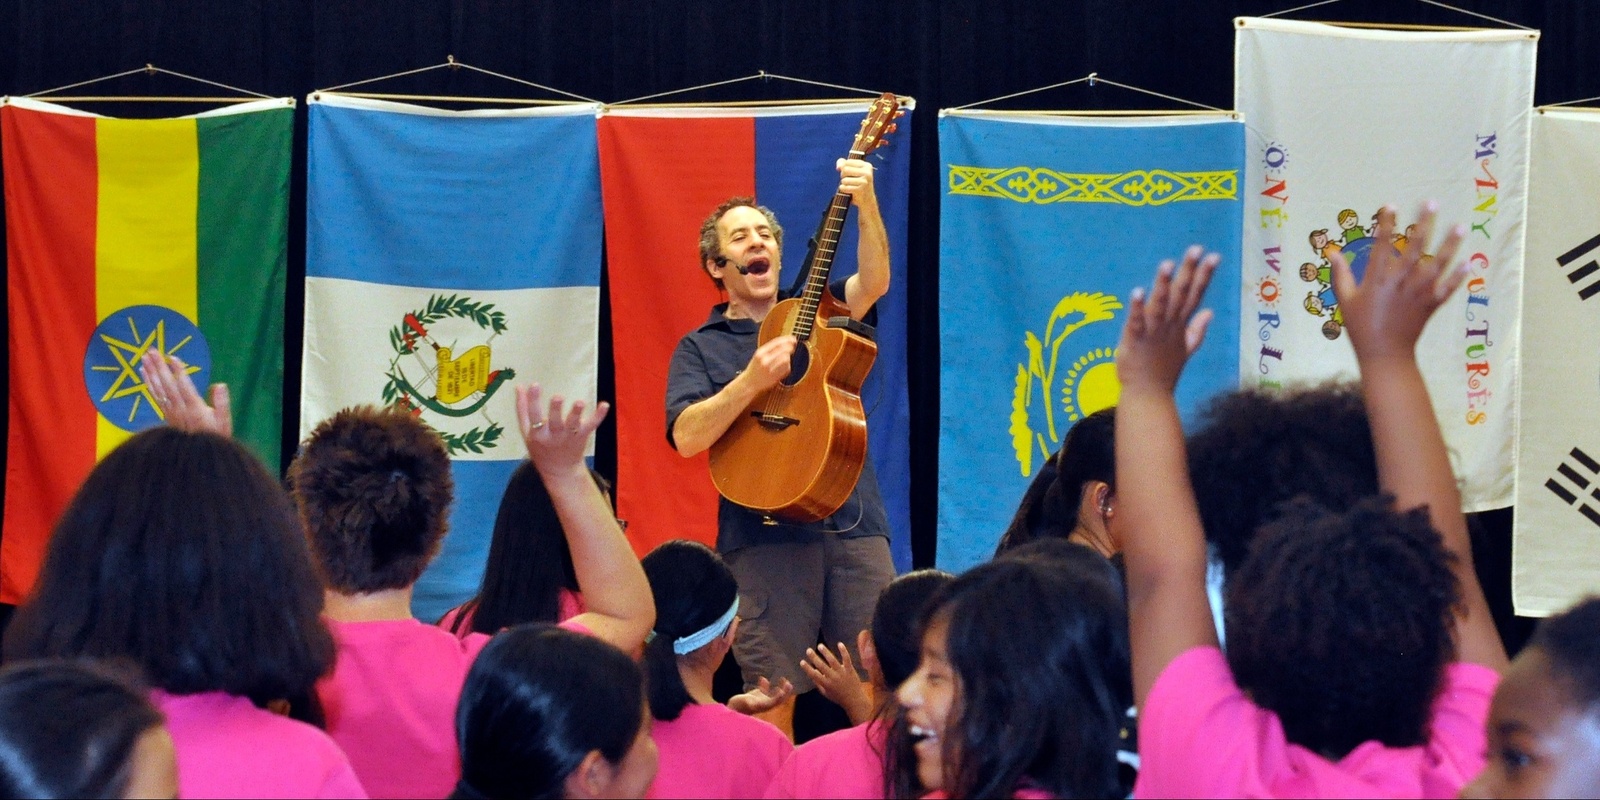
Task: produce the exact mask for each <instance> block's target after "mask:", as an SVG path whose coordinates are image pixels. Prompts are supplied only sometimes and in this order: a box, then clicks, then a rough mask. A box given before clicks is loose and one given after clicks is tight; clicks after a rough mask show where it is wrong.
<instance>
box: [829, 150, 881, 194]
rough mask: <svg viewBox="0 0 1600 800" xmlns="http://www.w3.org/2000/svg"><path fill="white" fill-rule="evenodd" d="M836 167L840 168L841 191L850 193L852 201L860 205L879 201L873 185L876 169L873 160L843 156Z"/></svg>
mask: <svg viewBox="0 0 1600 800" xmlns="http://www.w3.org/2000/svg"><path fill="white" fill-rule="evenodd" d="M834 168H835V169H837V170H839V191H841V192H843V193H845V194H847V195H850V200H851V202H853V203H855V204H856V205H860V204H862V203H863V202H869V201H870V202H876V201H877V199H878V195H877V191H876V189H875V188H874V185H873V177H874V172H875V170H874V168H873V166H872V163H871V162H869V161H864V160H862V159H859V158H841V159H839V160H838V162H836V163H835V164H834Z"/></svg>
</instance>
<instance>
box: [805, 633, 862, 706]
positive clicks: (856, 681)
mask: <svg viewBox="0 0 1600 800" xmlns="http://www.w3.org/2000/svg"><path fill="white" fill-rule="evenodd" d="M800 668H801V669H803V670H805V673H806V675H807V677H809V678H811V682H812V683H815V684H816V685H817V691H820V692H822V696H823V697H826V698H828V699H829V700H832V701H833V702H834V703H836V704H838V706H839V707H840V708H843V709H844V710H845V713H846V714H849V715H850V721H851V722H852V723H854V724H860V723H862V722H864V721H866V719H867V718H868V717H871V716H872V698H871V697H870V696H868V694H867V689H866V687H865V686H863V685H862V683H861V678H860V676H858V675H857V674H856V668H855V665H854V664H852V663H851V661H850V649H849V648H847V647H845V646H844V642H840V643H839V654H838V655H837V656H835V655H834V654H833V651H831V650H829V649H828V646H827V645H825V644H819V645H817V646H816V647H814V648H811V647H808V648H806V657H805V658H802V659H800Z"/></svg>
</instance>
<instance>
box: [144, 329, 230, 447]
mask: <svg viewBox="0 0 1600 800" xmlns="http://www.w3.org/2000/svg"><path fill="white" fill-rule="evenodd" d="M139 365H140V367H141V368H142V369H143V372H144V382H145V384H146V385H147V386H149V387H150V395H151V396H152V397H154V398H155V401H156V408H157V410H158V411H160V413H161V417H162V419H164V420H166V422H167V424H168V425H171V426H172V427H174V428H177V429H178V430H181V431H191V432H194V431H207V432H210V433H217V434H221V435H223V436H232V435H233V406H232V402H231V400H230V398H229V396H228V385H227V384H225V383H218V384H213V385H212V387H211V404H210V405H207V404H206V401H205V400H204V399H203V398H202V397H200V390H199V389H197V388H195V385H194V379H192V378H190V377H189V365H188V364H185V363H183V360H182V359H180V358H178V357H177V356H164V355H162V354H160V353H157V352H156V351H154V350H146V351H145V353H144V357H143V358H142V359H140V361H139Z"/></svg>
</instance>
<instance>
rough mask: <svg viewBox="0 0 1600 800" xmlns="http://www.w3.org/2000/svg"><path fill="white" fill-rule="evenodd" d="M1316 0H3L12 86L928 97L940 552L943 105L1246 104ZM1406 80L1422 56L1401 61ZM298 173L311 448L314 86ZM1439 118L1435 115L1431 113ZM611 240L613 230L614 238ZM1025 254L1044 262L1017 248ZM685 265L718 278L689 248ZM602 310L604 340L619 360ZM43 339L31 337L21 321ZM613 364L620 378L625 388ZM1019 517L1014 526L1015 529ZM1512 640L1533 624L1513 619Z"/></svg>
mask: <svg viewBox="0 0 1600 800" xmlns="http://www.w3.org/2000/svg"><path fill="white" fill-rule="evenodd" d="M1458 4H1459V5H1460V6H1462V7H1464V8H1466V9H1469V10H1472V11H1476V12H1479V13H1483V14H1489V15H1492V16H1496V17H1500V18H1503V19H1507V20H1510V21H1512V22H1516V23H1520V24H1523V25H1527V26H1531V27H1534V28H1538V29H1540V30H1541V31H1543V37H1542V40H1541V42H1540V43H1539V71H1538V88H1537V92H1536V95H1535V99H1536V102H1538V103H1541V104H1542V103H1552V102H1560V101H1565V100H1573V99H1578V98H1584V97H1590V96H1593V95H1600V59H1596V58H1595V57H1594V56H1593V53H1592V46H1591V42H1592V40H1593V39H1594V38H1595V36H1596V35H1600V5H1596V4H1593V3H1592V2H1587V0H1550V2H1516V1H1515V0H1492V1H1491V0H1459V3H1458ZM1294 5H1300V3H1299V2H1296V1H1295V0H1282V2H1263V0H1250V1H1249V2H1246V1H1244V0H1187V1H1185V0H1120V1H1119V0H944V1H943V2H938V3H934V2H876V3H874V2H866V1H865V0H809V2H783V0H745V1H744V2H728V1H727V0H700V1H699V2H689V1H687V0H609V2H601V1H600V0H545V1H544V2H539V1H538V0H384V2H372V1H371V0H230V1H229V2H195V1H193V0H191V2H175V1H174V0H138V1H137V2H136V1H135V0H122V1H121V2H113V1H112V0H89V2H84V1H83V0H0V94H26V93H30V92H37V91H41V90H44V89H48V88H51V87H54V86H58V85H62V84H67V83H72V82H75V81H81V80H87V79H90V78H95V77H99V76H102V75H107V74H111V73H114V72H119V71H122V70H126V69H131V68H134V67H138V66H142V65H144V64H146V63H154V64H155V65H157V66H160V67H164V68H166V69H171V70H175V71H178V72H184V73H188V74H192V75H197V76H201V77H205V78H208V79H210V80H215V81H221V82H223V83H228V84H233V85H236V86H241V87H245V88H248V89H251V90H253V91H258V92H263V93H266V94H271V95H287V96H295V97H300V98H303V97H304V96H305V95H306V94H307V93H309V92H311V91H312V90H314V89H317V88H325V87H329V86H333V85H336V84H342V83H347V82H351V81H358V80H362V79H365V78H371V77H376V76H379V75H384V74H388V73H392V72H399V71H402V70H407V69H414V68H417V67H424V66H429V65H432V64H436V63H441V62H443V61H444V60H445V57H446V55H454V56H455V57H456V58H457V59H459V60H461V61H464V62H466V63H469V64H472V65H474V66H479V67H483V68H486V69H491V70H495V71H498V72H503V73H506V74H510V75H515V76H518V77H521V78H524V79H527V80H532V81H535V82H538V83H543V84H546V85H548V86H553V87H557V88H560V89H563V90H565V91H569V92H574V93H577V94H581V95H585V96H588V97H593V98H596V99H599V100H602V101H608V102H610V101H618V100H624V99H628V98H632V97H637V96H641V95H646V94H651V93H655V92H662V91H668V90H672V89H678V88H683V87H687V86H692V85H696V84H702V83H708V82H712V81H718V80H725V79H728V78H736V77H741V76H745V75H751V74H754V73H755V72H757V71H758V70H766V71H768V72H772V73H778V74H783V75H792V76H795V77H800V78H808V79H811V80H818V81H827V82H830V83H837V84H843V85H848V86H859V87H864V88H868V89H873V90H878V91H885V90H887V91H895V92H899V93H902V94H910V95H913V96H915V97H916V98H917V110H916V124H915V126H914V135H913V136H912V141H910V142H904V141H902V142H897V143H896V145H895V146H897V147H905V146H908V145H909V146H910V147H911V148H912V152H913V158H912V177H911V193H912V197H911V220H910V242H909V245H908V249H909V253H908V256H909V259H908V265H909V266H908V268H907V270H906V272H907V274H905V275H898V276H896V281H895V291H904V292H906V293H907V295H908V300H909V307H910V311H911V319H910V326H911V329H910V334H911V337H910V359H911V363H910V384H911V386H910V390H911V428H912V453H911V455H912V470H913V475H912V486H913V498H912V521H913V526H914V527H913V544H914V551H915V554H916V562H917V564H918V565H929V564H932V563H933V556H934V554H933V548H934V538H935V537H934V526H935V508H934V504H935V499H934V498H935V495H936V489H937V472H936V467H935V463H936V459H937V457H938V453H937V452H936V451H937V445H936V442H937V440H938V436H937V426H938V419H939V408H938V405H939V402H938V370H939V367H938V365H939V344H938V325H939V320H938V317H937V308H938V272H939V263H938V222H939V197H940V186H939V180H940V169H939V167H940V165H939V161H938V141H937V135H936V129H937V124H936V123H937V113H938V110H939V109H940V108H941V107H950V106H957V105H962V104H966V103H972V102H975V101H980V100H984V99H986V98H990V97H995V96H998V95H1003V94H1008V93H1011V92H1016V91H1021V90H1024V89H1030V88H1034V87H1037V86H1042V85H1047V84H1051V83H1056V82H1059V81H1064V80H1068V79H1071V78H1077V77H1082V76H1083V75H1085V74H1087V73H1089V72H1091V71H1095V72H1099V73H1100V74H1101V75H1104V76H1105V77H1107V78H1111V79H1113V80H1116V81H1120V82H1123V83H1129V84H1133V85H1136V86H1141V87H1145V88H1148V89H1152V90H1155V91H1160V92H1164V93H1167V94H1172V95H1176V96H1179V97H1184V98H1188V99H1191V100H1194V101H1197V102H1200V103H1205V104H1208V105H1214V106H1219V107H1224V108H1227V107H1231V106H1232V105H1233V30H1234V29H1233V25H1232V19H1233V18H1234V17H1235V16H1240V15H1256V16H1259V15H1263V14H1269V13H1273V12H1276V11H1279V10H1282V9H1284V8H1287V7H1291V6H1294ZM1290 16H1291V17H1292V18H1297V19H1318V20H1359V21H1373V22H1387V23H1423V24H1438V25H1492V23H1486V22H1481V21H1479V20H1474V19H1473V18H1471V17H1467V16H1463V15H1461V14H1458V13H1455V12H1452V11H1449V10H1445V9H1442V8H1437V7H1433V6H1430V5H1427V4H1424V3H1422V2H1414V1H1412V0H1344V2H1340V3H1336V4H1333V5H1328V6H1323V7H1321V8H1316V9H1312V10H1310V11H1304V12H1299V13H1296V14H1293V15H1290ZM1395 79H1396V80H1400V81H1403V80H1405V76H1396V78H1395ZM370 88H372V89H374V90H375V91H385V92H417V93H430V94H467V95H471V94H477V95H489V96H531V95H530V94H529V92H531V90H525V89H524V87H519V86H516V85H515V84H511V83H506V82H503V81H498V80H495V79H493V78H489V77H486V76H483V75H478V74H475V73H472V72H470V71H466V70H458V71H447V70H439V71H434V72H429V73H426V74H423V75H419V76H414V77H411V78H403V79H397V80H394V81H390V82H386V83H383V84H379V85H377V86H374V87H370ZM94 93H96V94H101V93H104V94H118V93H122V94H157V93H159V94H213V93H215V90H213V89H210V88H206V87H201V86H198V85H192V84H188V83H186V82H183V81H180V80H177V79H174V78H170V77H166V76H156V77H148V76H145V75H142V74H141V75H135V76H131V77H128V78H123V79H119V80H117V81H113V82H110V83H107V84H102V85H99V86H97V87H94ZM824 96H839V93H838V92H834V91H828V90H819V89H813V88H811V87H802V86H798V85H796V84H791V83H788V82H784V81H770V82H760V81H753V82H747V83H742V84H739V85H736V86H732V87H725V88H722V89H713V90H709V91H704V92H698V93H694V94H689V95H682V96H680V97H679V98H674V99H681V100H684V101H704V100H733V99H739V100H751V99H801V98H815V97H824ZM1002 107H1012V108H1142V109H1151V108H1164V107H1171V106H1170V104H1167V103H1165V102H1164V101H1159V100H1155V99H1154V98H1150V97H1147V96H1144V95H1139V94H1135V93H1131V92H1126V91H1123V90H1119V89H1115V88H1111V87H1104V86H1102V87H1097V88H1094V89H1088V88H1086V87H1084V86H1082V85H1079V86H1074V87H1071V88H1068V89H1063V90H1057V91H1054V92H1050V93H1046V94H1042V95H1036V96H1033V97H1029V98H1022V99H1020V100H1017V101H1012V103H1010V104H1008V105H1005V106H1002ZM93 110H96V111H100V112H103V113H108V114H112V115H117V116H133V117H137V116H163V115H170V114H178V113H191V112H193V111H194V110H195V108H194V107H192V106H179V105H150V104H141V105H130V104H115V103H102V104H99V105H97V106H94V107H93ZM299 113H300V115H301V122H302V124H301V125H300V126H299V128H298V130H297V132H296V143H295V146H296V153H295V157H296V160H297V164H296V172H295V173H294V174H295V178H294V181H295V182H294V185H293V189H292V195H291V204H292V208H291V216H290V236H289V242H290V245H289V247H290V252H289V264H290V272H291V275H290V281H289V287H290V288H289V297H288V309H289V319H288V321H287V330H288V331H289V332H290V341H289V342H288V343H287V346H286V354H285V355H286V360H285V364H286V372H287V376H286V377H287V381H286V384H285V390H286V398H287V401H286V411H287V417H286V421H287V422H288V428H287V430H286V433H285V441H284V447H285V454H286V455H287V454H289V453H292V452H293V445H294V438H295V435H296V434H295V431H296V426H295V422H296V412H297V398H298V394H299V360H300V346H299V341H298V337H297V336H296V335H295V332H296V331H298V330H299V329H300V327H301V305H302V297H301V296H300V288H299V286H300V281H299V278H300V277H302V276H303V274H304V266H305V264H304V248H303V244H304V234H305V230H304V227H305V226H304V208H305V186H304V173H303V171H302V170H301V166H302V165H303V163H304V155H305V125H304V106H303V105H302V106H301V108H300V111H299ZM1412 124H1426V120H1417V121H1412ZM594 247H596V248H601V247H602V243H601V242H598V241H597V242H595V243H594ZM1017 268H1018V269H1025V268H1027V267H1026V265H1018V266H1017ZM682 279H683V280H700V279H701V278H700V275H699V274H698V271H697V269H696V267H695V265H693V264H690V263H688V262H685V263H684V264H683V274H682ZM604 315H605V312H604V311H602V319H601V353H602V359H603V360H604V361H605V363H609V361H610V346H611V342H610V321H609V319H607V318H606V317H605V316H604ZM22 345H23V346H26V343H22ZM610 381H611V377H610V373H609V370H606V369H602V370H601V373H600V396H601V397H602V398H607V397H609V396H610V395H611V390H612V387H611V386H610ZM614 447H615V439H614V434H613V433H612V432H611V430H610V429H609V426H608V428H606V429H602V431H601V439H600V442H599V448H598V457H597V460H598V462H599V466H600V468H601V469H602V470H603V471H606V472H608V473H609V472H614V469H613V468H614V464H615V454H614ZM1478 521H1479V522H1480V523H1482V525H1481V528H1482V532H1481V535H1480V537H1479V538H1480V544H1481V545H1482V547H1481V549H1482V551H1483V552H1482V554H1481V555H1480V562H1479V565H1480V570H1481V571H1482V572H1483V573H1484V576H1485V579H1486V586H1487V588H1488V589H1489V591H1490V593H1491V595H1492V601H1493V602H1494V603H1495V605H1496V607H1497V609H1498V610H1499V611H1500V612H1501V614H1502V619H1503V620H1504V621H1506V622H1507V623H1508V624H1511V623H1510V616H1509V614H1510V612H1509V581H1510V574H1509V571H1510V565H1509V552H1510V528H1509V524H1510V522H1509V521H1510V514H1509V512H1498V513H1494V514H1489V515H1480V518H1479V520H1478ZM996 533H997V535H998V532H996ZM1506 631H1507V633H1508V636H1509V639H1508V642H1510V643H1515V642H1520V640H1521V638H1522V636H1523V633H1522V632H1520V629H1513V628H1509V627H1508V628H1506Z"/></svg>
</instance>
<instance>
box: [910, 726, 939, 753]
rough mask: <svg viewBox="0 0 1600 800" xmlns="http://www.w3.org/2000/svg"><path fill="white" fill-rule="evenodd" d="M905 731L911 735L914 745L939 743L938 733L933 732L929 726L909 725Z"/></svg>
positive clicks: (936, 744) (934, 745) (935, 745)
mask: <svg viewBox="0 0 1600 800" xmlns="http://www.w3.org/2000/svg"><path fill="white" fill-rule="evenodd" d="M906 733H908V734H910V735H911V743H912V745H913V746H914V747H918V748H921V747H922V746H923V745H928V746H930V747H937V746H938V744H939V734H937V733H935V732H934V731H933V729H931V728H924V727H922V726H921V725H911V726H909V727H908V728H907V729H906Z"/></svg>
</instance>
